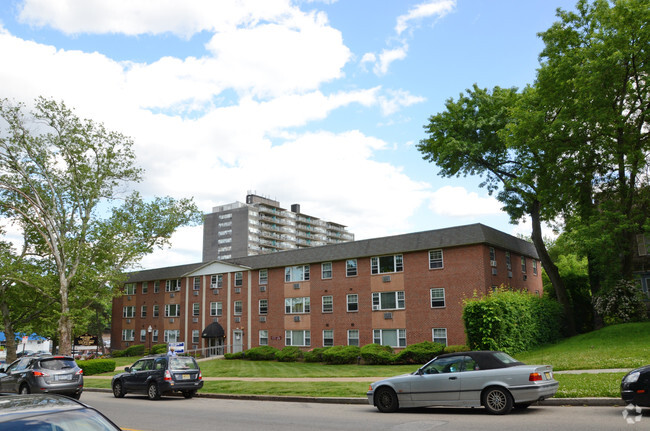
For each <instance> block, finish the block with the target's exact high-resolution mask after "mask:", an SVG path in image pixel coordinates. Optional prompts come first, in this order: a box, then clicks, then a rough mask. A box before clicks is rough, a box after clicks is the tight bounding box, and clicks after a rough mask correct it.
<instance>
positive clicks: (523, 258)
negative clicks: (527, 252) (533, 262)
mask: <svg viewBox="0 0 650 431" xmlns="http://www.w3.org/2000/svg"><path fill="white" fill-rule="evenodd" d="M521 273H522V274H525V273H526V256H521Z"/></svg>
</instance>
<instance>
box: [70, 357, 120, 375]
mask: <svg viewBox="0 0 650 431" xmlns="http://www.w3.org/2000/svg"><path fill="white" fill-rule="evenodd" d="M77 365H79V368H81V369H82V370H83V372H84V376H94V375H96V374H102V373H110V372H113V371H115V361H113V360H110V359H90V360H88V361H77Z"/></svg>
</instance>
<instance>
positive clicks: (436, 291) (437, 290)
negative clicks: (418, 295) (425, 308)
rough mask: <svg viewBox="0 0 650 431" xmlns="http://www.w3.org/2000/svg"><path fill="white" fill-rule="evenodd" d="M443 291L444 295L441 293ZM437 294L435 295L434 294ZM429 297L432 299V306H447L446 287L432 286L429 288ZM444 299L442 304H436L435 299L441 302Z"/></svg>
mask: <svg viewBox="0 0 650 431" xmlns="http://www.w3.org/2000/svg"><path fill="white" fill-rule="evenodd" d="M441 292H442V297H441V296H440V293H441ZM434 295H435V296H434ZM429 299H430V300H431V302H430V304H431V308H445V307H446V306H447V301H446V299H445V288H444V287H432V288H431V289H430V290H429ZM440 300H442V305H434V303H433V302H434V301H436V303H437V302H440Z"/></svg>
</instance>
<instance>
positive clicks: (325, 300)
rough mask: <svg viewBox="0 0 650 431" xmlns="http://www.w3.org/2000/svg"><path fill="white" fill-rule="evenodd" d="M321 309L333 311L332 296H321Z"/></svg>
mask: <svg viewBox="0 0 650 431" xmlns="http://www.w3.org/2000/svg"><path fill="white" fill-rule="evenodd" d="M321 311H322V312H323V313H333V312H334V296H332V295H323V296H322V297H321Z"/></svg>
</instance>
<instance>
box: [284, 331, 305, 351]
mask: <svg viewBox="0 0 650 431" xmlns="http://www.w3.org/2000/svg"><path fill="white" fill-rule="evenodd" d="M298 333H301V335H302V340H303V344H296V343H294V340H295V335H298ZM284 345H285V346H298V347H309V346H311V331H309V330H300V329H299V330H293V331H284Z"/></svg>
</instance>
